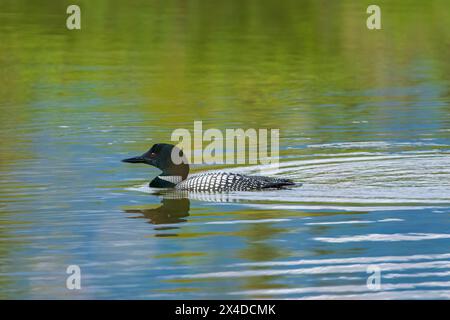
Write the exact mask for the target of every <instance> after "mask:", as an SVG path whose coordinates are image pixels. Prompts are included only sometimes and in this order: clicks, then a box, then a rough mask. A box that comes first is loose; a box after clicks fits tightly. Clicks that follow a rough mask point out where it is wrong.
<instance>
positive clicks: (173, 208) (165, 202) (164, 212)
mask: <svg viewBox="0 0 450 320" xmlns="http://www.w3.org/2000/svg"><path fill="white" fill-rule="evenodd" d="M189 209H190V201H189V199H187V198H169V197H163V198H162V200H161V205H160V206H159V207H157V208H136V209H125V212H127V213H138V214H141V216H134V217H131V218H144V219H147V220H148V223H151V224H155V225H159V224H175V223H181V222H186V221H187V220H186V219H185V218H186V217H188V216H189ZM165 229H170V228H165Z"/></svg>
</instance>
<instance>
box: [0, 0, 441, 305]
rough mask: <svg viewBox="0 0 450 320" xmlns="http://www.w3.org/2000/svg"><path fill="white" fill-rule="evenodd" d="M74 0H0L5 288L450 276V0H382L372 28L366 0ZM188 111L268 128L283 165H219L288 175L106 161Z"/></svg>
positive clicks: (401, 284) (423, 294)
mask: <svg viewBox="0 0 450 320" xmlns="http://www.w3.org/2000/svg"><path fill="white" fill-rule="evenodd" d="M80 3H81V8H82V29H81V30H77V31H68V30H67V29H66V28H65V19H66V16H67V15H66V13H65V10H66V7H65V5H64V4H63V3H58V4H56V3H55V2H54V1H43V0H39V1H32V2H31V1H22V0H20V1H9V0H3V1H2V2H1V4H0V21H1V23H0V35H1V42H0V74H1V79H2V84H1V86H0V133H1V137H2V142H1V144H0V195H1V198H0V199H1V200H0V298H3V299H38V298H43V299H58V298H63V299H91V298H92V299H215V298H220V299H241V298H275V299H298V298H301V299H318V298H325V299H339V298H350V299H361V298H375V299H379V298H390V299H391V298H392V299H430V298H432V299H448V298H450V90H449V88H450V87H449V84H450V62H449V61H450V60H449V59H448V56H449V52H448V51H449V48H450V8H449V3H448V1H430V2H423V1H378V3H377V4H379V5H380V6H381V8H382V19H383V20H382V26H383V29H382V30H379V31H369V30H367V28H366V26H365V20H366V18H367V14H366V7H367V5H368V3H367V4H366V3H364V1H363V2H361V3H360V2H359V1H354V2H352V1H283V3H279V2H276V1H263V2H252V1H237V0H236V1H223V2H222V3H219V2H214V3H212V2H205V3H203V2H198V1H192V2H191V1H131V2H130V3H127V4H125V3H124V2H115V1H106V0H105V1H95V4H94V3H92V2H88V1H81V2H80ZM195 120H202V121H203V126H204V128H205V129H207V128H218V129H220V130H225V129H227V128H244V129H246V128H275V129H280V149H281V150H280V168H279V170H277V171H275V170H272V169H270V168H266V167H261V166H242V165H234V166H227V167H225V168H223V169H225V170H233V171H237V172H242V173H249V174H252V173H255V174H259V173H260V170H261V169H265V173H266V174H268V175H271V176H278V177H284V178H290V179H293V180H294V181H296V182H299V183H303V185H302V186H301V187H294V188H291V189H288V190H275V191H264V192H260V191H258V192H235V193H229V194H179V193H175V192H171V191H167V190H166V191H164V190H152V189H150V188H148V187H147V184H148V181H150V180H151V179H152V178H153V177H154V176H156V175H157V174H158V173H159V172H158V170H157V169H155V168H152V167H150V166H145V165H129V164H124V163H121V162H120V160H121V159H123V158H125V157H129V156H134V155H139V154H141V153H143V152H144V151H146V150H147V149H148V148H150V146H151V145H152V144H153V143H157V142H170V135H171V133H172V131H173V130H174V129H177V128H187V129H189V130H192V128H193V123H194V121H195ZM215 168H216V167H215V166H206V165H205V166H196V167H195V168H194V170H193V171H194V172H202V171H205V170H211V169H215ZM69 265H78V266H79V267H80V268H81V286H82V289H81V290H68V289H67V288H66V279H67V277H68V274H67V273H66V269H67V267H68V266H69ZM373 268H378V270H380V272H381V288H380V289H379V290H372V289H371V288H369V287H368V286H367V285H366V284H367V280H368V277H369V276H370V275H371V274H372V273H368V270H369V271H370V270H373Z"/></svg>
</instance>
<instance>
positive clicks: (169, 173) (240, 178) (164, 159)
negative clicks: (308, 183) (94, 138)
mask: <svg viewBox="0 0 450 320" xmlns="http://www.w3.org/2000/svg"><path fill="white" fill-rule="evenodd" d="M172 155H176V156H177V157H179V160H180V161H179V162H180V164H176V163H174V162H173V161H172ZM122 162H127V163H145V164H149V165H151V166H154V167H156V168H158V169H160V170H161V171H162V173H161V174H160V175H159V176H157V177H156V178H155V179H153V180H152V181H151V182H150V184H149V186H150V187H151V188H174V189H177V190H185V191H207V192H208V191H213V192H221V191H249V190H261V189H282V188H284V187H286V186H294V185H295V183H294V182H293V181H292V180H289V179H278V178H270V177H264V176H247V175H242V174H239V173H231V172H205V173H200V174H196V175H192V176H189V177H188V174H189V164H188V163H187V160H186V158H185V156H184V155H183V151H181V150H180V149H179V148H177V147H175V146H174V145H172V144H166V143H158V144H155V145H153V147H151V148H150V150H148V151H147V152H146V153H144V154H143V155H141V156H137V157H132V158H128V159H124V160H122ZM177 162H178V161H177Z"/></svg>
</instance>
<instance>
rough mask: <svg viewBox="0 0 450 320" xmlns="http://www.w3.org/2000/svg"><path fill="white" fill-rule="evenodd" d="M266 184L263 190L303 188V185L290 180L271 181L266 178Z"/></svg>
mask: <svg viewBox="0 0 450 320" xmlns="http://www.w3.org/2000/svg"><path fill="white" fill-rule="evenodd" d="M264 180H265V181H264V182H265V183H264V184H263V186H262V188H263V189H283V188H285V187H289V186H291V187H292V186H301V185H302V184H301V183H295V182H294V181H292V180H290V179H273V178H272V179H270V178H266V177H265V179H264Z"/></svg>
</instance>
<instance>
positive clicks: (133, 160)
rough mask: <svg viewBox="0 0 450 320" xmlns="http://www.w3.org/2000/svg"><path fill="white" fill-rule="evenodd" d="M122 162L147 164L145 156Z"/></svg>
mask: <svg viewBox="0 0 450 320" xmlns="http://www.w3.org/2000/svg"><path fill="white" fill-rule="evenodd" d="M122 162H128V163H146V161H145V158H144V157H143V156H137V157H132V158H128V159H123V160H122Z"/></svg>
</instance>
